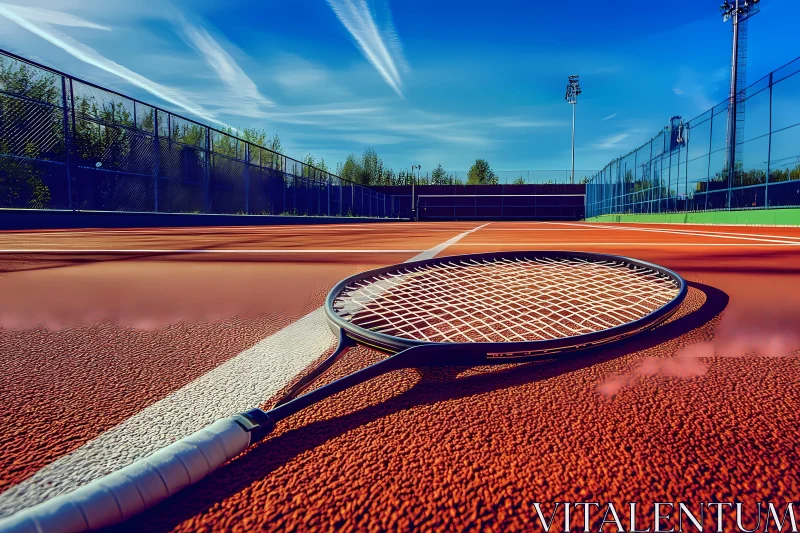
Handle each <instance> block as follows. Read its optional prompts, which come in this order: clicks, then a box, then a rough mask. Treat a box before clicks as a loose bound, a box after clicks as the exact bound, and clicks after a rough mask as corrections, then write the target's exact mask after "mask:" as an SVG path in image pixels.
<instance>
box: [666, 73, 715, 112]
mask: <svg viewBox="0 0 800 533" xmlns="http://www.w3.org/2000/svg"><path fill="white" fill-rule="evenodd" d="M727 80H728V70H727V69H725V68H718V69H717V70H715V71H713V72H703V73H701V72H697V71H694V70H692V69H689V68H684V69H681V71H680V74H679V75H678V83H677V84H676V85H675V87H673V88H672V92H673V93H675V94H676V95H678V96H681V97H684V98H688V99H689V100H690V101H691V102H692V103H693V104H694V105H695V106H696V107H697V109H700V110H703V111H705V110H707V109H710V108H712V107H714V106H715V105H716V104H718V103H719V102H720V101H722V99H723V98H724V97H725V90H726V87H725V82H726V81H727Z"/></svg>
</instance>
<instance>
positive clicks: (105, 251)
mask: <svg viewBox="0 0 800 533" xmlns="http://www.w3.org/2000/svg"><path fill="white" fill-rule="evenodd" d="M424 251H425V250H397V249H388V250H372V249H369V250H365V249H350V248H341V249H333V250H329V249H326V248H325V249H316V250H308V249H305V248H299V249H297V250H292V249H290V248H275V249H267V250H248V249H244V250H240V249H232V250H220V249H209V250H205V249H202V248H199V249H197V250H191V249H190V250H170V249H169V248H164V249H151V250H146V249H130V250H126V249H124V248H119V249H103V248H97V249H93V248H74V249H73V248H52V249H51V248H31V249H25V248H15V249H4V250H3V249H0V254H62V253H63V254H70V253H72V254H380V253H419V252H424Z"/></svg>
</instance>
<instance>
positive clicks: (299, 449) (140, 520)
mask: <svg viewBox="0 0 800 533" xmlns="http://www.w3.org/2000/svg"><path fill="white" fill-rule="evenodd" d="M687 283H688V285H689V287H690V288H694V289H696V290H699V291H701V292H702V293H703V294H704V295H705V297H706V300H705V302H704V303H703V304H702V305H701V306H700V307H699V308H698V309H697V310H696V311H694V312H690V313H689V314H687V315H684V316H682V317H680V318H677V319H675V320H673V321H671V322H669V323H667V324H664V325H663V326H661V327H659V328H657V329H656V330H654V331H653V332H651V333H649V334H644V335H640V336H636V337H633V338H630V339H627V340H625V341H622V342H620V343H618V344H616V345H611V346H606V347H602V348H598V349H592V350H586V351H583V352H580V353H578V354H572V355H569V356H564V357H554V358H552V359H549V360H542V361H537V362H534V363H526V364H521V365H515V366H514V367H512V368H506V369H503V370H499V371H496V372H490V373H483V374H479V375H472V376H469V377H461V378H458V377H457V376H458V375H459V374H461V373H462V372H463V371H464V367H445V368H442V367H439V368H420V369H419V372H420V379H419V381H418V382H417V383H416V384H415V385H413V386H412V387H411V388H410V389H408V390H407V391H405V392H403V393H401V394H399V395H397V396H394V397H392V398H391V399H389V400H387V401H384V402H380V403H378V404H376V405H371V406H369V407H366V408H363V409H360V410H358V411H355V412H351V413H348V414H346V415H344V416H340V417H337V418H332V419H328V420H322V421H319V422H314V423H311V424H309V425H307V426H302V427H299V428H297V429H294V430H290V431H287V432H285V433H282V434H280V435H278V436H276V437H274V438H272V439H268V440H266V441H264V442H263V443H261V444H259V445H257V446H255V447H254V448H252V449H250V450H249V451H248V452H247V454H246V455H245V456H244V457H241V458H239V459H235V460H233V461H232V462H231V463H230V464H228V465H227V466H225V467H223V468H221V469H220V470H218V471H216V472H214V473H213V474H211V475H210V476H209V477H208V478H206V479H204V480H203V481H201V482H200V483H198V484H197V485H195V486H193V487H191V488H188V489H186V490H185V491H184V492H181V493H179V494H177V495H176V496H174V497H172V498H170V499H168V500H167V501H165V502H162V503H161V504H160V505H158V506H156V507H155V508H153V509H152V510H150V511H148V512H146V513H145V514H143V515H141V516H139V517H136V518H134V519H133V520H131V521H129V522H128V523H126V524H123V525H122V526H119V527H117V528H113V529H109V530H106V531H107V532H108V531H137V532H138V531H167V530H170V529H172V528H174V527H175V526H177V525H178V524H180V523H181V522H183V521H185V520H187V519H189V518H191V517H192V516H195V515H197V514H199V513H203V512H205V511H207V510H208V509H210V508H211V507H213V506H214V505H215V504H217V503H219V502H220V501H221V500H222V499H224V498H227V497H230V496H232V495H234V494H236V493H238V492H240V491H241V490H243V489H245V488H246V487H248V486H249V485H251V484H252V483H254V482H256V481H258V480H260V479H263V478H265V477H266V476H268V475H270V474H271V473H272V472H273V471H275V470H277V469H278V468H280V467H282V466H284V465H285V464H287V463H288V462H289V461H291V460H292V459H294V458H295V457H297V456H298V455H300V454H302V453H304V452H306V451H308V450H311V449H313V448H315V447H317V446H320V445H322V444H323V443H325V442H327V441H329V440H330V439H333V438H336V437H338V436H340V435H342V434H344V433H346V432H348V431H350V430H352V429H355V428H357V427H359V426H362V425H364V424H368V423H370V422H373V421H375V420H378V419H380V418H383V417H386V416H388V415H391V414H393V413H397V412H400V411H404V410H407V409H410V408H413V407H417V406H420V405H429V404H435V403H438V402H442V401H448V400H456V399H458V398H463V397H468V396H473V395H477V394H484V393H488V392H493V391H497V390H502V389H507V388H511V387H516V386H520V385H524V384H528V383H533V382H536V381H543V380H547V379H552V378H554V377H556V376H559V375H563V374H567V373H571V372H575V371H577V370H581V369H584V368H588V367H591V366H593V365H596V364H601V363H605V362H607V361H611V360H613V359H616V358H619V357H622V356H624V355H627V354H630V353H633V352H636V351H641V350H646V349H649V348H653V347H655V346H658V345H659V344H661V343H662V342H665V341H667V340H670V339H674V338H678V337H680V336H682V335H685V334H687V333H689V332H691V331H692V330H694V329H696V328H698V327H701V326H703V325H706V324H708V323H709V322H710V321H711V320H713V319H714V318H716V317H718V316H719V315H720V314H721V313H722V312H723V311H724V310H725V308H726V307H727V305H728V301H729V297H728V295H727V294H726V293H725V292H723V291H721V290H719V289H716V288H714V287H711V286H709V285H705V284H702V283H696V282H687Z"/></svg>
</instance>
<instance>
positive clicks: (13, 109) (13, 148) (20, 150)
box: [0, 59, 65, 209]
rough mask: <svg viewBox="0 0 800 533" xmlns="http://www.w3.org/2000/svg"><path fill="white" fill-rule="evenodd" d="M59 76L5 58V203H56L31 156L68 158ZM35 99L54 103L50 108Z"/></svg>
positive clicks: (1, 122)
mask: <svg viewBox="0 0 800 533" xmlns="http://www.w3.org/2000/svg"><path fill="white" fill-rule="evenodd" d="M59 85H60V79H59V78H57V77H56V76H55V75H52V74H49V73H42V72H40V71H38V69H34V68H32V67H28V66H27V65H25V64H21V63H18V62H16V61H14V60H10V59H9V60H3V59H0V89H2V90H3V91H5V92H7V93H10V94H15V95H18V96H22V97H25V98H27V99H30V100H22V99H19V98H14V97H11V96H7V95H6V94H0V132H2V136H0V154H9V155H12V156H19V157H21V158H22V159H20V158H17V157H2V156H0V198H3V206H2V207H23V208H31V209H41V208H47V207H51V205H50V201H51V196H50V189H49V187H48V186H47V185H46V184H45V183H44V180H43V177H44V172H43V169H42V168H41V166H39V165H35V164H31V163H30V159H56V160H63V159H62V158H63V156H64V153H65V152H64V132H63V124H62V120H61V112H60V110H59V108H60V106H61V88H60V87H59ZM31 100H34V101H40V102H46V103H49V104H52V105H53V106H58V107H50V106H45V105H38V104H34V103H31Z"/></svg>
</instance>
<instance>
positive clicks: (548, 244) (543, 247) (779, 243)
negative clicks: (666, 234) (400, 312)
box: [458, 241, 800, 250]
mask: <svg viewBox="0 0 800 533" xmlns="http://www.w3.org/2000/svg"><path fill="white" fill-rule="evenodd" d="M458 246H484V247H486V246H488V247H492V246H513V247H516V248H517V249H519V248H520V246H537V247H539V249H540V250H548V249H550V248H552V247H554V246H653V247H656V248H661V247H662V246H728V247H739V246H762V247H763V246H767V247H769V246H800V242H783V241H776V242H761V243H759V242H711V243H708V242H479V243H463V244H459V245H458Z"/></svg>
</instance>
